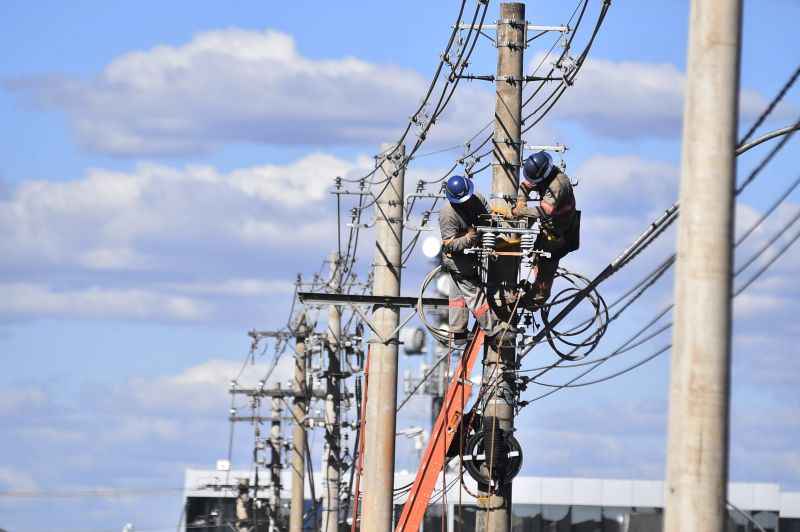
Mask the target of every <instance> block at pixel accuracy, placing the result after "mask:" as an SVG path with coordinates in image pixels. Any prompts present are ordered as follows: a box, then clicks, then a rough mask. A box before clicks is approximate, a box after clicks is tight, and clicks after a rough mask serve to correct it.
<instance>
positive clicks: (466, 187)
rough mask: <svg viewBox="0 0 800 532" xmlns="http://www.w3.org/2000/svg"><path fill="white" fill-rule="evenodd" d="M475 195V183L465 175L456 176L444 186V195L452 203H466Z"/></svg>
mask: <svg viewBox="0 0 800 532" xmlns="http://www.w3.org/2000/svg"><path fill="white" fill-rule="evenodd" d="M474 193H475V183H473V182H472V179H469V178H466V177H464V176H463V175H454V176H452V177H451V178H450V179H448V180H447V183H445V185H444V195H445V196H447V201H449V202H450V203H464V202H465V201H467V200H468V199H470V198H471V197H472V194H474Z"/></svg>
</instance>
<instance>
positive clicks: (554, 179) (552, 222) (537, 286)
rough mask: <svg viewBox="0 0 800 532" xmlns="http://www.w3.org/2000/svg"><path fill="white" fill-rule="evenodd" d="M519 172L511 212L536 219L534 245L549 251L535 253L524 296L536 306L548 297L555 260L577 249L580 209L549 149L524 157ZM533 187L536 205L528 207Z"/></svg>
mask: <svg viewBox="0 0 800 532" xmlns="http://www.w3.org/2000/svg"><path fill="white" fill-rule="evenodd" d="M522 174H523V179H522V182H521V183H520V189H521V190H520V193H519V194H518V195H517V203H516V205H515V206H514V208H513V209H512V210H511V214H512V216H513V217H515V218H520V217H525V218H527V219H528V221H529V222H530V223H531V224H533V223H534V222H536V221H538V222H539V224H540V228H541V232H540V233H539V237H538V239H537V241H536V245H535V247H536V249H542V250H544V251H548V252H550V254H551V257H550V258H549V259H548V258H545V257H539V259H538V261H537V267H536V270H537V271H536V280H535V281H534V283H533V292H532V293H531V294H529V297H528V298H527V299H528V300H529V301H531V303H532V304H533V305H537V306H538V305H542V304H543V303H545V302H546V301H547V299H548V298H549V297H550V289H551V288H552V286H553V279H554V278H555V274H556V271H557V270H558V262H559V260H561V258H562V257H564V255H566V254H567V253H569V252H571V251H575V250H576V249H578V245H579V233H580V211H578V210H576V209H575V195H574V192H573V189H572V183H571V182H570V180H569V177H568V176H567V175H566V174H565V173H563V172H562V171H561V170H560V169H559V168H558V166H556V165H555V164H553V159H552V157H551V156H550V154H549V153H547V152H544V151H540V152H537V153H534V154H532V155H531V156H529V157H528V158H527V159H525V162H524V164H523V165H522ZM533 191H536V192H537V193H538V195H539V205H538V206H537V207H528V206H527V200H528V196H529V195H530V193H531V192H533Z"/></svg>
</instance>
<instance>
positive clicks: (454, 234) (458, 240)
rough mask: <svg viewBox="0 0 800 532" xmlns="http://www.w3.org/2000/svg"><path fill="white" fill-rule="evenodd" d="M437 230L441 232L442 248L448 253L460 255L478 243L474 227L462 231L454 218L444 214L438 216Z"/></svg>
mask: <svg viewBox="0 0 800 532" xmlns="http://www.w3.org/2000/svg"><path fill="white" fill-rule="evenodd" d="M439 229H440V230H441V232H442V248H443V249H444V250H445V251H446V252H448V253H461V252H463V251H464V250H465V249H467V248H471V247H473V246H474V245H475V244H476V243H477V241H478V232H477V231H476V230H475V228H474V227H470V228H468V229H464V228H463V227H462V226H461V223H459V221H458V220H456V219H455V217H452V216H448V215H447V214H446V213H441V214H440V216H439Z"/></svg>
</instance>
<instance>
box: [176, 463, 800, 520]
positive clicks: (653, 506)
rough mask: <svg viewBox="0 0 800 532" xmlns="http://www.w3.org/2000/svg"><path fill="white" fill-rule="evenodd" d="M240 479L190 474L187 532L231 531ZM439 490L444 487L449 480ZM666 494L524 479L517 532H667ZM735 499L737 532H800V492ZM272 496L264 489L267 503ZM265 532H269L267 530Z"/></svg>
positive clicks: (747, 492)
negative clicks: (663, 520) (663, 526)
mask: <svg viewBox="0 0 800 532" xmlns="http://www.w3.org/2000/svg"><path fill="white" fill-rule="evenodd" d="M315 477H316V479H317V480H316V482H315V493H316V495H317V497H318V498H319V497H321V496H322V493H323V491H322V486H321V483H320V481H319V475H315ZM239 478H249V479H250V483H251V486H252V485H253V484H254V478H253V475H252V474H250V473H249V472H247V471H229V472H224V471H213V470H210V471H208V470H195V469H190V470H187V471H186V480H185V486H184V489H185V500H186V525H187V529H186V530H187V532H190V531H192V532H203V531H210V532H222V531H223V530H226V522H231V521H232V519H233V507H234V499H235V498H236V485H237V482H238V479H239ZM454 478H455V476H454V475H453V474H452V473H448V475H447V476H446V478H445V481H446V483H447V484H450V482H451V481H452V479H454ZM413 481H414V476H413V474H410V473H407V472H399V473H398V474H397V475H396V476H395V486H396V487H402V486H405V485H407V484H408V483H410V482H413ZM282 482H283V486H284V491H283V492H282V493H281V498H282V499H283V500H282V504H283V506H284V507H285V508H287V509H288V502H289V491H288V490H289V489H290V478H289V474H288V472H287V473H285V474H284V475H283V479H282ZM262 486H264V488H266V486H265V485H264V484H262ZM437 486H441V479H440V482H437ZM475 492H476V488H475V483H474V481H472V479H469V480H468V481H466V485H465V487H464V489H462V490H461V493H459V489H458V486H457V485H454V486H453V487H452V489H450V491H448V493H447V508H446V514H445V518H444V520H445V523H446V525H447V528H446V529H445V530H450V531H452V530H459V531H463V532H470V531H472V530H475V516H476V511H477V508H478V507H477V504H476V501H475V498H474V497H473V495H472V493H475ZM663 492H664V483H663V482H661V481H646V480H614V479H591V478H555V477H522V476H520V477H517V478H516V479H515V480H514V493H513V504H514V506H513V532H562V531H569V532H660V530H661V515H662V511H663V505H664V502H663V501H664V497H663ZM728 493H729V499H730V502H731V503H732V504H733V505H734V506H735V507H736V509H737V510H731V511H730V512H729V514H730V528H729V530H730V531H731V532H757V531H758V528H757V526H756V525H754V524H753V523H758V525H759V526H761V527H762V528H763V529H764V530H765V531H766V532H800V492H782V491H781V489H780V486H778V485H777V484H768V483H744V482H732V483H730V484H729V488H728ZM305 494H306V504H305V506H306V509H307V512H308V514H309V521H308V525H307V526H308V530H317V528H314V520H313V513H312V509H313V504H312V502H311V491H310V488H309V486H308V483H306V490H305ZM267 495H268V491H267V490H266V489H264V492H263V496H264V497H265V498H266V496H267ZM260 497H261V494H259V498H260ZM437 499H440V497H439V494H438V493H437V492H435V493H434V497H433V498H432V500H434V501H437ZM265 500H266V499H265ZM395 502H396V504H397V506H396V509H397V515H398V516H399V512H400V509H401V508H402V504H403V502H405V494H403V495H402V496H398V497H397V498H396V499H395ZM437 502H438V504H434V505H432V506H431V507H429V509H428V514H427V515H426V518H425V524H424V527H423V532H444V531H443V530H442V526H441V525H442V510H443V507H442V504H441V502H440V501H437ZM740 512H741V513H740ZM743 514H745V515H743ZM227 530H228V531H230V528H227ZM260 530H262V528H261V527H259V532H260ZM263 530H264V531H266V530H268V529H267V527H266V523H264V528H263Z"/></svg>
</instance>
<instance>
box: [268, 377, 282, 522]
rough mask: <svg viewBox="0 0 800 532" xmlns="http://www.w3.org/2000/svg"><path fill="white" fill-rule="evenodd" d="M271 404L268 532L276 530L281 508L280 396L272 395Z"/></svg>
mask: <svg viewBox="0 0 800 532" xmlns="http://www.w3.org/2000/svg"><path fill="white" fill-rule="evenodd" d="M278 389H280V385H278ZM271 406H272V408H271V411H270V414H271V418H272V421H271V423H270V430H269V447H270V465H269V472H270V487H271V488H272V496H271V497H270V498H271V499H272V500H271V501H270V512H269V513H270V515H269V532H278V530H279V528H280V527H279V519H280V509H281V469H282V464H281V447H283V431H282V427H281V416H282V415H283V399H282V398H281V397H273V398H272V404H271Z"/></svg>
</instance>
